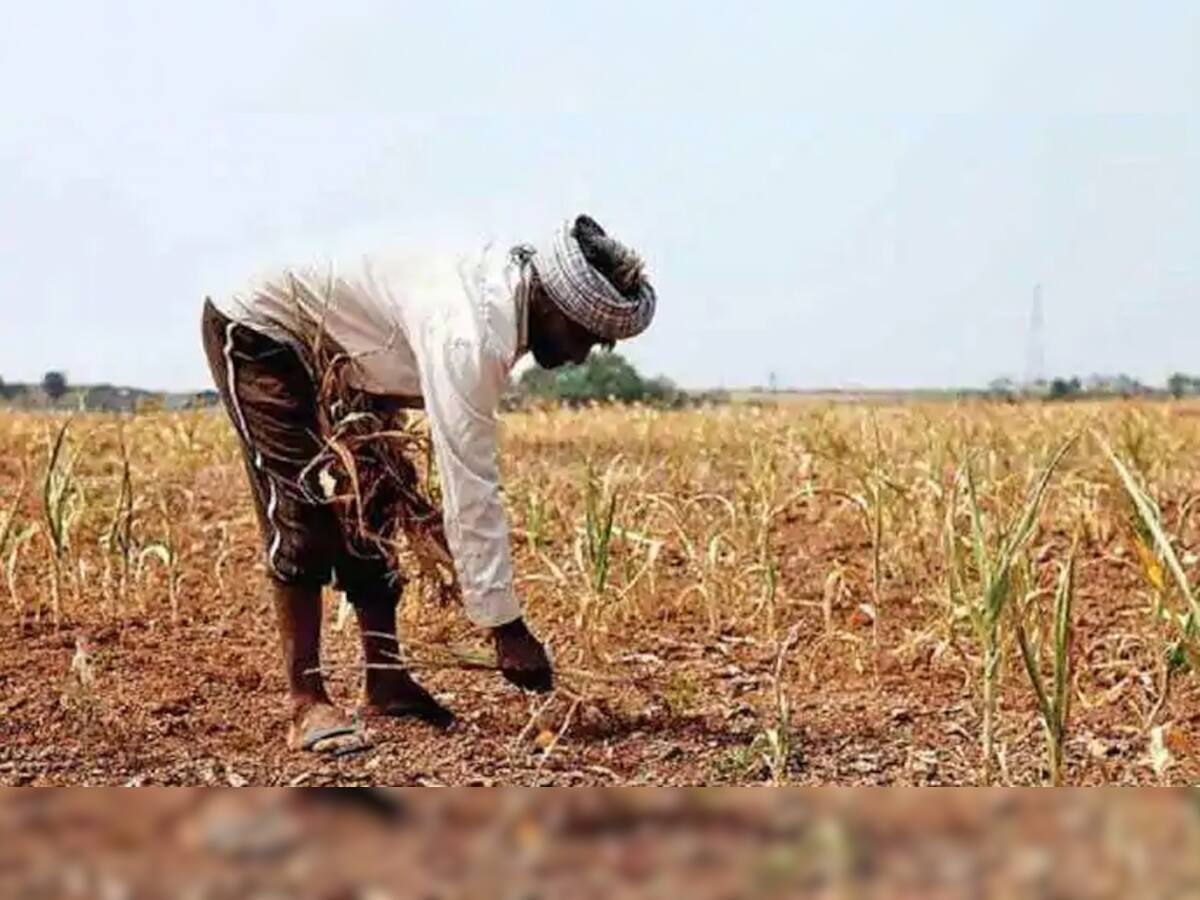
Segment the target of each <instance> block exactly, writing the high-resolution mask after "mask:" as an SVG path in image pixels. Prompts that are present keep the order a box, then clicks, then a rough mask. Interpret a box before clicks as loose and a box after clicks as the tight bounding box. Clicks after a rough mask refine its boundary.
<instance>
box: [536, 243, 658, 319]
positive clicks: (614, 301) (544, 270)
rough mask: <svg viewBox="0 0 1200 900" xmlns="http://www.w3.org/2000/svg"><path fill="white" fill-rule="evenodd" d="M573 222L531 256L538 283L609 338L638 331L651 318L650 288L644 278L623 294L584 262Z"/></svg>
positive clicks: (652, 298)
mask: <svg viewBox="0 0 1200 900" xmlns="http://www.w3.org/2000/svg"><path fill="white" fill-rule="evenodd" d="M573 231H574V223H573V222H572V221H570V220H568V221H567V222H566V223H564V224H563V226H562V227H561V228H559V229H558V231H557V232H556V233H555V234H554V237H553V238H552V239H551V240H550V241H548V242H546V243H545V244H542V245H540V246H538V247H537V248H535V252H534V253H533V255H532V257H531V258H530V262H531V263H532V265H533V268H534V271H536V272H537V274H538V278H539V279H540V280H541V282H542V287H544V288H545V289H546V293H548V294H549V295H550V299H551V300H553V301H554V303H555V305H557V306H558V308H559V309H561V310H562V311H563V312H564V313H566V314H567V316H569V317H570V318H571V319H573V320H574V321H576V322H578V323H579V324H580V325H582V326H583V327H584V328H586V329H587V330H588V331H590V332H592V333H593V334H595V335H598V336H599V337H601V338H603V339H604V340H607V341H621V340H625V339H626V338H631V337H633V336H634V335H637V334H641V333H642V332H643V331H645V330H646V328H647V327H648V326H649V325H650V320H651V319H652V318H654V305H655V301H656V298H655V295H654V288H652V287H651V286H650V283H649V282H648V281H647V280H646V279H644V278H643V279H641V280H640V282H639V284H638V291H637V294H636V295H635V296H633V297H626V296H624V295H623V294H622V293H621V292H620V291H618V290H617V289H616V288H615V287H613V286H612V284H611V283H609V281H608V279H607V278H605V277H604V276H603V275H601V274H600V273H599V272H597V271H596V270H595V269H593V268H592V267H591V265H589V264H588V261H587V257H585V256H584V255H583V249H582V248H581V247H580V246H579V240H578V239H577V238H576V237H575V235H574V233H573Z"/></svg>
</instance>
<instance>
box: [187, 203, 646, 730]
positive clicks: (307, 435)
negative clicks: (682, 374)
mask: <svg viewBox="0 0 1200 900" xmlns="http://www.w3.org/2000/svg"><path fill="white" fill-rule="evenodd" d="M654 307H655V294H654V290H653V289H652V287H651V286H650V284H649V282H648V281H647V280H646V278H645V275H644V272H643V264H642V261H641V260H640V258H639V257H638V256H637V255H636V254H635V253H634V252H632V251H631V250H629V249H628V248H627V247H625V246H624V245H623V244H621V243H619V242H618V241H616V240H614V239H613V238H611V237H610V236H608V235H607V234H606V233H605V231H604V229H603V228H601V227H600V225H598V224H597V223H596V221H595V220H593V219H592V218H590V217H589V216H586V215H581V216H578V217H576V218H575V219H574V220H573V221H568V222H567V223H565V224H564V225H563V226H562V227H561V228H560V229H559V230H558V231H557V232H556V233H555V234H553V235H552V236H551V237H550V239H549V240H547V241H546V242H545V243H544V244H541V245H538V246H536V247H534V246H529V245H519V246H517V247H514V248H512V249H511V250H508V251H507V252H505V251H504V250H501V249H498V248H496V247H494V246H488V247H486V248H484V249H483V250H482V251H477V252H475V253H472V254H468V255H465V256H462V257H458V258H442V257H437V256H424V257H419V258H397V257H393V256H367V257H362V258H358V259H356V260H354V261H353V262H351V263H349V264H340V263H334V264H330V265H325V266H314V267H300V268H291V269H287V270H283V271H280V272H278V273H276V274H274V275H271V276H268V277H265V278H263V279H261V280H258V281H256V282H255V283H252V284H251V285H249V286H247V287H246V288H245V289H244V290H242V291H240V292H235V293H233V294H232V295H229V296H223V297H217V298H209V299H207V300H206V301H205V304H204V314H203V323H202V327H203V338H204V349H205V353H206V355H207V357H208V362H209V366H210V367H211V369H212V374H213V378H214V380H215V382H216V386H217V388H218V389H219V391H220V394H221V398H222V401H223V402H224V405H225V408H226V410H227V412H228V413H229V416H230V418H231V419H232V421H233V425H234V428H235V429H236V431H237V434H238V437H239V439H240V442H241V445H242V449H243V451H244V457H245V462H246V467H247V471H248V473H249V476H250V483H251V488H252V490H253V495H254V500H255V505H256V508H257V512H258V520H259V524H260V527H261V531H262V534H263V540H264V543H265V549H266V565H267V571H268V574H269V575H270V579H271V585H272V588H273V593H274V605H275V609H276V615H277V619H278V626H279V633H280V639H281V644H282V649H283V656H284V662H285V665H286V671H287V680H288V690H289V697H290V715H291V722H290V727H289V732H288V744H289V746H290V747H292V748H293V749H303V750H309V751H313V752H317V753H331V754H341V753H345V752H352V751H354V750H357V749H362V748H363V747H365V746H366V738H365V735H364V734H363V733H362V731H361V729H360V728H358V727H357V724H356V721H355V719H353V718H352V717H350V716H348V715H346V714H345V713H344V712H343V711H342V710H341V709H339V708H338V707H337V706H335V705H334V704H333V702H332V701H331V700H330V698H329V695H328V694H327V693H326V690H325V686H324V682H323V679H322V675H321V671H320V643H321V589H322V587H323V586H324V585H326V584H329V583H333V584H334V585H336V586H337V587H338V588H339V589H340V590H342V591H344V592H345V594H346V597H347V598H348V600H349V602H350V604H351V605H352V606H353V608H354V611H355V614H356V618H357V621H358V626H359V629H360V631H361V641H362V648H363V655H364V657H365V663H366V667H367V670H366V696H365V703H364V704H363V706H362V707H361V710H360V712H361V713H362V715H363V716H368V717H369V716H394V717H401V716H415V717H417V718H419V719H421V720H424V721H426V722H429V723H432V724H434V725H436V726H439V727H448V726H449V725H450V724H451V722H452V721H453V715H452V714H451V713H450V711H449V710H447V709H446V708H445V707H443V706H442V705H441V704H439V703H438V702H437V701H436V700H435V699H434V698H433V697H432V696H431V695H430V694H429V693H428V692H427V691H426V690H425V689H424V688H422V687H421V686H420V685H419V684H417V682H416V681H414V680H413V678H412V677H411V676H410V675H409V674H408V673H407V672H406V671H404V670H403V668H401V667H400V666H399V663H398V660H399V647H398V643H397V637H396V606H397V604H398V602H399V598H400V593H401V589H402V588H403V585H404V578H403V576H402V574H401V573H400V572H399V571H398V569H397V567H396V564H395V561H394V556H392V555H389V554H388V553H386V552H384V551H385V547H384V545H383V543H381V542H379V541H370V540H364V537H363V530H364V528H363V526H364V525H365V530H366V531H367V532H368V533H370V534H382V533H386V532H387V529H388V528H389V526H390V523H389V522H386V521H378V520H379V519H384V518H387V516H385V515H381V514H380V513H379V512H378V511H375V512H372V510H371V504H370V503H368V502H365V501H362V500H361V498H360V500H359V502H360V503H361V504H362V505H361V506H359V507H358V509H359V511H360V513H361V512H365V513H367V515H366V516H363V515H353V514H347V513H346V507H345V504H342V505H340V506H339V505H338V504H337V503H335V502H333V501H332V500H331V499H330V498H331V496H332V494H331V491H330V485H329V484H328V482H330V481H333V480H335V479H334V478H333V476H330V475H328V474H326V475H325V476H324V477H322V472H321V466H322V463H321V460H322V459H328V458H330V456H331V455H333V456H336V454H330V452H329V451H330V446H331V444H332V443H333V441H332V440H331V438H330V433H331V428H332V427H333V426H332V425H331V423H332V422H333V421H334V420H335V419H336V415H337V412H336V407H338V405H339V404H344V405H345V406H346V408H351V409H356V410H368V411H375V412H378V413H379V415H380V416H381V417H382V418H381V419H380V421H387V419H386V415H387V414H388V412H389V411H390V412H392V413H394V412H395V410H397V409H404V408H409V409H416V408H423V409H424V411H425V416H426V417H427V420H428V425H429V434H430V438H431V441H432V445H433V452H434V456H435V458H436V461H437V467H438V471H439V475H440V480H441V505H442V510H441V514H440V515H438V510H437V509H436V507H434V506H430V507H429V509H431V510H432V513H433V515H432V516H430V517H429V518H430V519H431V520H432V521H433V522H434V523H435V528H434V531H435V534H436V537H437V538H438V541H439V542H440V544H441V545H442V546H443V547H444V548H446V550H447V551H448V552H447V553H445V556H444V559H445V560H446V561H447V562H450V560H451V558H452V568H453V570H454V575H455V576H456V580H457V584H458V586H459V589H460V591H461V596H462V599H463V602H464V604H465V607H466V614H467V616H468V618H469V619H470V620H471V621H472V622H473V623H474V624H475V625H477V626H479V627H481V628H485V629H489V630H490V635H491V638H492V640H493V642H494V645H495V649H496V655H497V661H498V665H499V668H500V671H501V673H502V674H503V675H504V677H505V678H506V679H507V680H508V681H510V682H511V683H513V684H515V685H517V686H519V687H521V688H526V689H530V690H535V691H547V690H549V689H550V688H551V685H552V672H551V667H550V661H549V659H548V658H547V655H546V651H545V649H544V648H543V646H542V644H541V643H540V642H539V641H538V639H537V638H536V637H535V636H534V635H533V634H532V633H531V632H530V631H529V629H528V628H527V627H526V625H525V620H524V619H523V617H522V614H521V604H520V601H519V599H518V598H517V596H516V594H515V592H514V590H513V582H512V562H511V559H510V554H509V539H508V527H507V523H506V521H505V514H504V507H503V504H502V503H501V499H500V485H499V473H498V470H497V460H496V456H497V445H496V412H497V407H498V404H499V402H500V397H501V394H502V393H503V392H504V391H505V388H506V385H507V381H508V376H509V372H510V370H511V369H512V367H513V365H514V364H515V363H516V362H517V360H518V359H520V358H521V356H522V355H523V354H524V353H525V352H526V351H531V352H532V354H533V357H534V359H535V360H536V361H537V363H538V364H539V365H541V366H543V367H545V368H555V367H557V366H561V365H564V364H566V363H582V362H583V361H584V360H585V359H586V358H587V356H588V354H589V352H590V351H591V349H592V347H593V346H595V345H597V344H599V345H602V346H607V347H611V346H612V344H613V343H614V342H616V341H618V340H622V339H624V338H629V337H632V336H634V335H636V334H638V333H640V332H641V331H643V330H644V329H645V328H646V327H647V326H648V325H649V324H650V320H651V318H652V317H653V315H654ZM330 359H336V360H337V361H339V362H340V363H341V364H342V365H341V368H340V370H339V371H340V373H341V376H342V377H341V381H340V382H339V383H341V384H342V389H341V390H340V391H339V392H338V393H337V396H336V397H335V398H332V399H331V398H330V397H329V396H328V391H329V385H330V383H332V382H337V381H338V379H336V378H332V377H331V376H330V372H331V371H333V368H332V367H330V366H328V365H327V362H328V361H329V360H330ZM359 418H361V417H359ZM376 455H377V457H378V453H377V454H376ZM354 459H357V457H354ZM353 461H354V460H353V459H352V461H351V465H353ZM342 462H343V463H345V460H344V459H343V460H342ZM361 462H362V463H363V465H364V466H365V465H366V464H367V463H368V462H369V461H368V460H366V459H365V457H364V458H363V459H362V460H361ZM375 462H376V463H379V462H380V460H379V459H378V458H376V459H375ZM382 464H383V467H384V469H383V470H384V471H385V472H386V473H388V475H387V477H386V478H384V479H383V488H382V490H383V493H384V494H387V493H388V491H389V490H390V492H391V493H390V495H389V496H391V497H392V498H393V499H395V498H396V497H400V498H401V499H403V498H409V501H407V502H408V506H406V507H404V508H405V509H406V510H407V511H408V514H409V518H411V519H413V520H414V521H415V520H417V519H420V516H419V515H415V516H414V515H413V510H414V509H416V510H417V511H418V512H419V511H420V508H421V506H420V503H419V502H416V501H411V494H412V492H411V491H409V490H408V488H410V487H411V485H410V484H409V483H408V482H411V480H412V479H413V478H414V477H415V472H416V469H415V467H414V465H413V461H412V460H411V459H409V458H407V456H406V455H405V454H403V453H401V452H389V454H385V458H383V459H382ZM375 470H376V471H380V469H379V467H378V465H377V466H376V469H375ZM345 475H346V471H345V466H344V465H343V468H342V470H341V472H340V473H339V475H338V477H337V479H336V480H337V482H338V488H337V490H336V491H333V492H332V493H334V494H336V493H342V492H343V489H344V487H345V483H346V478H345ZM322 481H324V482H326V483H325V484H321V482H322ZM406 491H407V493H406ZM383 508H386V509H389V510H391V509H395V508H396V507H386V506H385V507H383Z"/></svg>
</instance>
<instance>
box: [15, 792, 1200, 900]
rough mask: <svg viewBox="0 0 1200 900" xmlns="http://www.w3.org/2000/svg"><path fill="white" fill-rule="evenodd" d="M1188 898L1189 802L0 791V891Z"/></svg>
mask: <svg viewBox="0 0 1200 900" xmlns="http://www.w3.org/2000/svg"><path fill="white" fill-rule="evenodd" d="M847 891H852V892H853V893H855V894H858V893H861V894H862V895H864V896H879V897H923V898H937V897H984V896H1008V897H1011V896H1023V897H1114V898H1115V897H1191V896H1197V895H1198V894H1200V796H1198V795H1197V794H1196V793H1195V792H1194V791H1193V792H1191V793H1190V795H1189V792H1187V791H1185V790H1180V789H1175V790H1163V791H1155V790H1146V789H1143V790H1134V791H1123V792H1115V791H1083V790H1069V791H1059V792H1050V791H1033V790H1015V789H1007V790H1005V789H990V790H981V791H972V790H965V789H952V790H947V791H940V792H936V793H934V792H922V791H917V790H913V789H897V790H893V791H888V792H879V791H870V790H867V789H850V790H841V791H836V790H800V789H790V790H779V791H762V790H753V789H745V788H743V789H718V790H710V791H700V790H681V789H645V790H639V791H618V790H610V789H598V788H593V789H583V790H575V791H567V790H561V789H557V790H547V791H534V790H530V789H521V788H513V789H502V790H496V791H471V790H468V789H462V788H458V789H448V790H443V791H420V790H385V791H383V792H381V793H372V794H366V793H364V792H362V791H356V790H351V789H345V790H316V791H313V790H309V791H304V790H294V791H287V790H271V789H245V790H234V789H230V788H222V789H203V788H190V789H183V790H168V789H159V788H150V789H144V790H141V791H135V792H129V791H123V792H121V793H117V792H116V789H107V790H91V791H70V790H65V789H52V790H47V791H22V790H18V789H0V895H3V896H5V897H23V898H38V897H99V898H106V900H117V898H130V900H133V898H142V897H146V898H157V897H180V898H192V900H201V898H205V900H219V898H231V900H232V898H247V897H297V898H308V897H312V898H329V900H333V898H364V900H366V898H370V900H385V898H390V897H411V896H424V897H442V896H464V897H470V896H480V897H482V896H488V897H495V896H503V897H541V896H546V897H608V896H654V897H681V896H697V897H750V896H797V895H806V896H846V895H847V893H846V892H847Z"/></svg>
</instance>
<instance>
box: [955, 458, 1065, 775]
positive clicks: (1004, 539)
mask: <svg viewBox="0 0 1200 900" xmlns="http://www.w3.org/2000/svg"><path fill="white" fill-rule="evenodd" d="M1076 442H1077V438H1076V437H1072V438H1071V439H1069V440H1068V441H1067V442H1066V443H1064V444H1063V445H1062V447H1060V448H1059V450H1058V451H1057V452H1056V453H1055V454H1054V456H1053V457H1052V458H1051V460H1050V462H1049V463H1048V464H1047V465H1046V467H1045V468H1044V469H1043V471H1042V473H1041V476H1040V477H1039V478H1038V479H1037V481H1036V482H1035V484H1034V486H1033V488H1032V489H1031V491H1030V493H1029V495H1028V497H1027V499H1026V501H1025V505H1024V508H1023V509H1022V510H1021V513H1020V515H1019V516H1018V517H1016V518H1015V519H1014V520H1013V521H1011V522H1010V523H1009V525H1008V527H1006V528H1005V529H1004V530H1003V531H1001V532H1000V534H999V535H997V539H996V545H995V548H994V549H993V548H991V547H989V541H988V535H987V529H986V528H985V526H984V522H983V511H982V509H981V507H980V504H979V497H978V493H977V490H976V484H975V474H974V467H973V466H972V465H971V462H970V459H968V461H967V463H966V465H965V467H964V468H965V472H966V483H967V498H968V502H969V510H970V515H971V544H972V548H973V550H974V559H975V566H976V573H977V577H978V579H979V587H978V591H977V593H975V594H973V595H972V594H969V593H968V591H967V589H966V576H965V574H964V571H963V565H962V560H961V558H960V554H959V552H958V537H957V532H956V530H955V527H954V511H955V507H954V504H949V505H948V506H947V521H946V532H947V549H948V555H949V579H950V582H949V583H950V593H951V605H952V606H956V607H960V608H965V609H966V610H967V613H968V615H969V617H970V619H971V624H972V625H973V626H974V629H975V634H976V637H977V639H978V641H979V645H980V650H981V653H982V665H981V667H980V668H981V671H980V681H981V693H982V706H983V721H982V726H981V734H980V744H981V749H982V753H983V777H984V782H985V783H990V782H991V779H992V760H993V757H994V756H995V749H994V718H995V710H996V686H997V683H998V681H999V675H1000V664H1001V660H1002V656H1003V653H1002V645H1001V634H1000V622H1001V616H1002V614H1003V613H1004V609H1005V606H1006V605H1007V604H1008V601H1009V599H1010V598H1011V594H1012V590H1013V584H1012V581H1013V572H1014V569H1015V566H1016V563H1017V559H1018V557H1019V555H1020V554H1021V553H1022V552H1023V551H1024V549H1025V546H1026V545H1027V544H1028V543H1029V541H1030V539H1031V538H1032V537H1033V534H1034V531H1035V530H1036V527H1037V520H1038V514H1039V512H1040V511H1041V507H1042V500H1043V499H1044V497H1045V494H1046V489H1047V487H1049V484H1050V479H1051V477H1052V476H1053V474H1054V471H1055V470H1056V469H1057V468H1058V465H1059V463H1060V462H1061V461H1062V459H1063V457H1065V456H1066V454H1067V452H1068V451H1069V450H1070V449H1071V448H1072V447H1073V446H1075V443H1076Z"/></svg>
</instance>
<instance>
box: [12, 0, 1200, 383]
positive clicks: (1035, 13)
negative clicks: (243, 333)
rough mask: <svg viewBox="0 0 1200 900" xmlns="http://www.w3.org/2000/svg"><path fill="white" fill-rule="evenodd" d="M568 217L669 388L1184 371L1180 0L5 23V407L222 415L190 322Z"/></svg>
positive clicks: (1199, 135)
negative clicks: (80, 399)
mask: <svg viewBox="0 0 1200 900" xmlns="http://www.w3.org/2000/svg"><path fill="white" fill-rule="evenodd" d="M579 210H587V211H590V212H592V213H593V214H594V215H596V217H597V218H598V219H599V220H600V221H601V222H602V223H603V224H606V225H607V226H609V227H610V228H611V229H612V230H613V232H614V233H616V234H617V235H618V236H619V237H622V238H624V239H627V240H628V241H629V242H630V243H633V244H634V245H635V246H637V247H639V248H640V249H642V250H643V251H644V253H645V254H646V256H647V257H648V258H649V260H650V263H651V267H652V268H651V271H652V274H653V276H654V278H655V280H656V282H657V286H658V290H659V296H660V303H659V310H660V312H659V316H658V318H657V320H656V321H655V324H654V327H653V328H652V329H651V331H650V332H649V333H647V334H646V335H644V336H643V337H641V338H639V339H637V340H635V341H633V342H630V343H629V344H627V345H625V349H626V350H627V352H628V353H629V355H630V356H631V357H632V358H633V359H634V360H635V361H636V362H637V363H638V364H639V365H640V366H643V367H644V368H646V369H648V370H651V371H653V372H662V373H665V374H667V375H669V376H671V377H673V378H675V379H676V380H678V381H680V382H681V383H683V384H685V385H689V386H707V385H726V386H735V385H744V384H751V383H761V382H764V381H765V380H766V378H767V373H768V372H769V371H770V370H772V369H774V370H776V371H777V372H778V375H779V380H780V382H781V383H783V384H790V385H796V386H805V387H812V386H818V385H820V386H827V385H834V386H839V385H840V386H848V385H877V386H918V385H943V384H982V383H985V382H986V381H987V380H988V379H990V378H992V377H993V376H996V375H1002V374H1010V375H1020V374H1021V372H1022V369H1023V367H1024V358H1025V346H1026V330H1027V321H1028V316H1029V307H1030V297H1031V292H1032V286H1033V284H1034V283H1035V282H1039V281H1040V282H1042V283H1043V284H1044V285H1045V298H1046V348H1047V349H1046V356H1047V367H1048V368H1049V369H1050V370H1051V371H1053V372H1073V373H1079V374H1087V373H1090V372H1093V371H1117V370H1123V371H1128V372H1131V373H1133V374H1136V375H1138V376H1140V377H1143V378H1146V379H1150V380H1154V381H1162V380H1163V378H1164V377H1165V376H1166V374H1167V373H1168V372H1170V371H1171V370H1173V369H1177V368H1178V369H1190V370H1192V371H1200V5H1198V4H1196V3H1192V2H1148V3H1133V2H1126V3H1105V2H1081V3H1051V2H1035V3H1030V2H1004V3H986V4H985V3H971V2H965V3H964V2H961V0H958V2H945V3H933V2H926V3H919V2H908V3H885V2H838V3H821V4H811V3H800V2H772V3H736V4H735V3H720V4H717V3H698V2H691V3H676V2H672V3H655V2H640V3H637V2H631V3H623V2H613V3H605V4H588V5H586V6H585V5H584V4H580V3H570V2H563V0H560V2H557V3H544V4H534V3H453V2H443V3H421V4H415V3H400V2H358V0H340V2H338V3H329V2H308V0H305V2H297V0H291V2H286V3H282V2H270V3H267V2H245V0H242V2H226V0H207V2H205V3H200V4H186V5H185V4H175V3H162V2H153V3H151V2H144V3H143V2H137V3H135V2H118V0H113V2H91V3H86V2H82V0H77V2H71V3H60V2H38V3H22V4H13V3H10V4H7V5H6V8H5V11H4V14H3V17H0V308H2V309H3V310H4V317H3V319H2V320H0V321H2V324H0V376H3V377H5V378H6V379H8V380H21V379H27V380H28V379H37V378H40V376H41V374H42V372H44V371H45V370H46V369H48V368H53V367H61V368H64V369H66V370H67V372H68V374H69V376H70V377H71V379H72V380H75V381H96V380H107V381H115V382H120V383H132V384H138V385H143V386H148V387H158V388H195V387H202V386H206V385H207V381H208V376H207V372H206V369H205V367H204V363H203V358H202V355H201V352H200V348H199V341H198V335H197V319H198V315H199V301H200V298H201V296H202V295H203V293H204V292H205V291H209V290H217V289H220V288H221V287H224V286H226V285H228V284H229V283H230V282H231V279H232V280H236V279H237V277H238V276H239V275H240V274H242V273H243V272H246V273H248V272H250V271H252V270H254V269H257V268H261V267H262V266H263V265H267V264H270V263H271V262H273V261H276V260H278V259H282V258H292V257H295V256H296V255H297V254H298V253H302V252H309V251H311V252H314V253H320V252H323V251H326V250H328V251H331V252H334V251H337V252H341V251H346V250H352V249H355V248H356V247H360V246H361V247H363V248H368V247H374V246H380V245H384V244H387V243H389V242H392V241H395V242H405V241H410V240H420V241H421V242H422V243H425V242H427V241H429V240H436V241H439V242H448V243H456V242H463V243H465V244H466V245H470V244H473V243H475V242H477V241H481V240H482V239H483V238H484V237H485V236H487V235H515V236H522V237H527V238H536V237H539V236H540V235H541V234H542V233H543V232H544V231H545V230H546V229H547V228H548V227H551V226H552V225H553V224H554V223H556V222H557V221H558V220H559V219H561V218H563V217H564V216H565V215H567V214H569V213H572V212H575V211H579Z"/></svg>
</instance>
